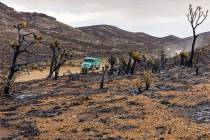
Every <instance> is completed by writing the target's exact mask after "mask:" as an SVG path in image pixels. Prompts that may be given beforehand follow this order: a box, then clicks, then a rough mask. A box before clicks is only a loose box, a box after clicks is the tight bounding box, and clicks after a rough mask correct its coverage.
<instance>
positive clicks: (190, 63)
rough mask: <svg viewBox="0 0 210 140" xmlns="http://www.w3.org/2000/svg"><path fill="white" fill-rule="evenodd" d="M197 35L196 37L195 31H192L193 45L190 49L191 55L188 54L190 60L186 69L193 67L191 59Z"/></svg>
mask: <svg viewBox="0 0 210 140" xmlns="http://www.w3.org/2000/svg"><path fill="white" fill-rule="evenodd" d="M198 36H199V35H196V33H195V29H194V30H193V43H192V49H191V54H190V59H189V61H188V67H192V66H193V58H194V54H195V43H196V40H197V38H198Z"/></svg>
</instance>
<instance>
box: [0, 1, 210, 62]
mask: <svg viewBox="0 0 210 140" xmlns="http://www.w3.org/2000/svg"><path fill="white" fill-rule="evenodd" d="M0 17H1V18H0V45H1V47H0V49H2V48H7V49H8V48H9V47H8V42H9V41H11V40H14V39H15V38H16V35H17V34H16V31H15V29H14V28H13V26H14V25H16V24H18V23H19V22H20V21H27V22H28V23H29V27H28V29H27V30H26V32H38V33H40V34H41V35H42V37H43V41H42V43H41V44H42V47H41V48H39V49H38V50H37V51H38V52H39V53H40V54H41V55H42V56H48V55H49V51H50V50H49V49H46V48H48V46H49V43H50V42H52V40H58V41H59V42H61V44H62V46H63V47H66V48H69V49H71V50H73V51H74V54H75V58H82V57H84V56H87V55H89V56H107V55H110V51H111V52H113V54H124V53H127V52H129V51H132V50H142V51H144V52H147V53H157V50H160V49H163V48H164V49H167V50H171V52H172V53H174V54H175V52H176V51H177V50H185V49H189V48H190V47H191V42H192V37H189V38H178V37H176V36H172V35H169V36H167V37H163V38H158V37H154V36H150V35H147V34H145V33H133V32H128V31H125V30H122V29H120V28H117V27H114V26H110V25H96V26H88V27H81V28H74V27H71V26H69V25H66V24H63V23H61V22H59V21H57V20H56V19H55V18H53V17H50V16H48V15H45V14H41V13H27V12H17V11H15V10H14V9H13V8H10V7H8V6H6V5H4V4H3V3H0ZM209 44H210V32H206V33H203V34H201V35H200V37H199V38H198V41H197V47H202V46H206V45H209ZM1 52H3V51H1ZM45 59H47V57H46V58H45Z"/></svg>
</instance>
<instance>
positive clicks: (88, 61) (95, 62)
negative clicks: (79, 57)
mask: <svg viewBox="0 0 210 140" xmlns="http://www.w3.org/2000/svg"><path fill="white" fill-rule="evenodd" d="M101 64H102V62H101V59H100V58H94V57H86V58H85V59H84V60H83V62H82V64H81V70H82V72H83V73H87V72H88V71H91V70H94V69H96V70H99V69H100V67H101Z"/></svg>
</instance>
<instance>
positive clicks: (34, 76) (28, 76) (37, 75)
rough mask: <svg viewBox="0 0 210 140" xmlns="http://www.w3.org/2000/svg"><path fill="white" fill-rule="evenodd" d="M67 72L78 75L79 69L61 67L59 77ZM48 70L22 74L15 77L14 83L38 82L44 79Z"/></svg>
mask: <svg viewBox="0 0 210 140" xmlns="http://www.w3.org/2000/svg"><path fill="white" fill-rule="evenodd" d="M68 71H71V73H79V72H80V67H68V66H66V67H62V68H61V69H60V73H59V75H60V76H63V75H64V74H65V73H67V72H68ZM48 74H49V70H48V69H45V70H43V71H38V70H34V71H31V72H29V73H28V72H24V73H21V74H20V75H18V76H17V79H16V82H27V81H31V80H38V79H44V78H46V77H47V76H48Z"/></svg>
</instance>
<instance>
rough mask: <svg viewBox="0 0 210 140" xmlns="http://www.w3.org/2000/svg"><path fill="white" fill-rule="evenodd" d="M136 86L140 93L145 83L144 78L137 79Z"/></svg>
mask: <svg viewBox="0 0 210 140" xmlns="http://www.w3.org/2000/svg"><path fill="white" fill-rule="evenodd" d="M136 87H137V89H138V92H139V94H141V93H142V92H143V88H144V84H143V81H142V80H136Z"/></svg>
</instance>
